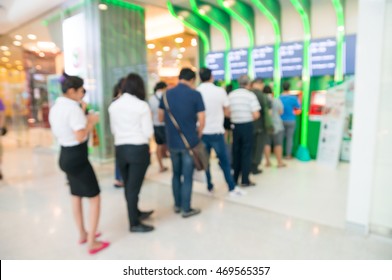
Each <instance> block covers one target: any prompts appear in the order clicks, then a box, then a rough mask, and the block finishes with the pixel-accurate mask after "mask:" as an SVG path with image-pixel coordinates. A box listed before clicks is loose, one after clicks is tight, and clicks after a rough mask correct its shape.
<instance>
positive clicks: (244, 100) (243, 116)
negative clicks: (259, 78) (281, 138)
mask: <svg viewBox="0 0 392 280" xmlns="http://www.w3.org/2000/svg"><path fill="white" fill-rule="evenodd" d="M238 83H239V86H240V88H239V89H237V90H234V91H232V92H231V93H230V94H229V103H230V116H231V122H232V123H233V124H234V131H233V168H234V182H235V183H236V184H237V182H238V178H239V176H240V175H241V186H243V187H248V186H254V185H255V183H253V182H251V181H250V180H249V173H250V171H251V170H250V169H251V161H252V142H253V121H254V120H256V119H258V118H259V117H260V110H261V106H260V103H259V101H258V100H257V97H256V95H255V94H254V93H253V92H251V91H250V90H249V89H250V80H249V77H248V76H247V75H244V76H241V77H240V78H239V79H238Z"/></svg>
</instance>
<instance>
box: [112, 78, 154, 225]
mask: <svg viewBox="0 0 392 280" xmlns="http://www.w3.org/2000/svg"><path fill="white" fill-rule="evenodd" d="M121 91H122V92H123V94H122V95H121V97H119V98H118V99H117V100H115V101H114V102H113V103H112V104H111V105H110V106H109V115H110V127H111V130H112V133H113V135H114V144H115V146H116V160H117V162H118V166H119V169H120V173H121V176H122V178H123V181H124V191H125V198H126V200H127V208H128V218H129V224H130V231H131V232H149V231H152V230H153V229H154V227H153V226H150V225H146V224H144V223H142V221H143V220H145V219H147V218H148V217H149V216H150V215H151V214H152V213H153V211H146V212H143V211H140V210H139V207H138V202H139V193H140V189H141V187H142V184H143V180H144V176H145V174H146V171H147V168H148V166H149V164H150V153H149V140H150V137H151V136H152V134H153V125H152V116H151V110H150V107H149V105H148V103H147V102H146V101H145V98H146V92H145V87H144V82H143V80H142V78H141V77H140V76H139V75H138V74H134V73H131V74H129V75H128V76H127V77H126V78H125V81H124V82H123V85H122V89H121Z"/></svg>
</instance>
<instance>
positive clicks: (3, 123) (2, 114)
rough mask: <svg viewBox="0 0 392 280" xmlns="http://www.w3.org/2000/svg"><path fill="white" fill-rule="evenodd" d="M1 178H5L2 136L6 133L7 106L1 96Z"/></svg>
mask: <svg viewBox="0 0 392 280" xmlns="http://www.w3.org/2000/svg"><path fill="white" fill-rule="evenodd" d="M0 130H1V131H0V180H3V169H2V168H3V166H2V163H3V143H2V141H1V137H2V136H3V135H4V134H5V106H4V103H3V100H1V98H0Z"/></svg>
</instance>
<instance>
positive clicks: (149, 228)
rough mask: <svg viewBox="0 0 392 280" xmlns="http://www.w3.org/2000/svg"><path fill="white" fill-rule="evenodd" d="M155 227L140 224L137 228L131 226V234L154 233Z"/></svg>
mask: <svg viewBox="0 0 392 280" xmlns="http://www.w3.org/2000/svg"><path fill="white" fill-rule="evenodd" d="M153 230H154V227H153V226H149V225H145V224H142V223H140V224H138V225H136V226H131V232H149V231H153Z"/></svg>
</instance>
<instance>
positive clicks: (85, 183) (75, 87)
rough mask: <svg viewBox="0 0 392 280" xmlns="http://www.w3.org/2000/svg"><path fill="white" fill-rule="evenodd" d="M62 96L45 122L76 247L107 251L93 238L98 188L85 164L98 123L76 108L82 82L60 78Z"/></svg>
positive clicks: (76, 78) (71, 77) (98, 199)
mask: <svg viewBox="0 0 392 280" xmlns="http://www.w3.org/2000/svg"><path fill="white" fill-rule="evenodd" d="M61 89H62V91H63V96H60V97H58V98H57V99H56V103H55V104H54V105H53V107H52V108H51V110H50V112H49V122H50V126H51V129H52V131H53V134H54V135H55V137H56V139H57V141H58V143H59V144H60V146H61V152H60V159H59V165H60V168H61V170H62V171H64V173H65V174H66V175H67V179H68V182H69V186H70V190H71V195H72V210H73V214H74V218H75V222H76V225H77V227H78V230H79V234H80V239H79V243H80V244H84V243H88V247H89V250H88V252H89V253H90V254H96V253H98V252H99V251H101V250H103V249H105V248H107V247H108V246H109V242H101V241H98V240H97V239H96V238H97V237H98V236H99V235H100V233H99V232H97V227H98V221H99V216H100V208H101V206H100V205H101V196H100V188H99V185H98V180H97V177H96V176H95V173H94V170H93V168H92V166H91V164H90V162H89V160H88V148H87V137H88V135H89V134H90V133H91V132H92V130H93V128H94V126H95V124H96V123H97V122H98V121H99V116H98V115H97V114H89V115H87V116H86V115H85V113H84V111H83V109H82V108H81V107H80V101H81V100H82V98H83V96H84V92H85V90H84V88H83V80H82V79H81V78H79V77H76V76H69V75H67V74H65V73H64V74H63V76H62V77H61ZM85 197H86V198H88V199H89V204H90V222H89V225H90V227H89V229H88V230H86V227H85V225H84V217H83V205H82V199H83V198H85Z"/></svg>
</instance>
